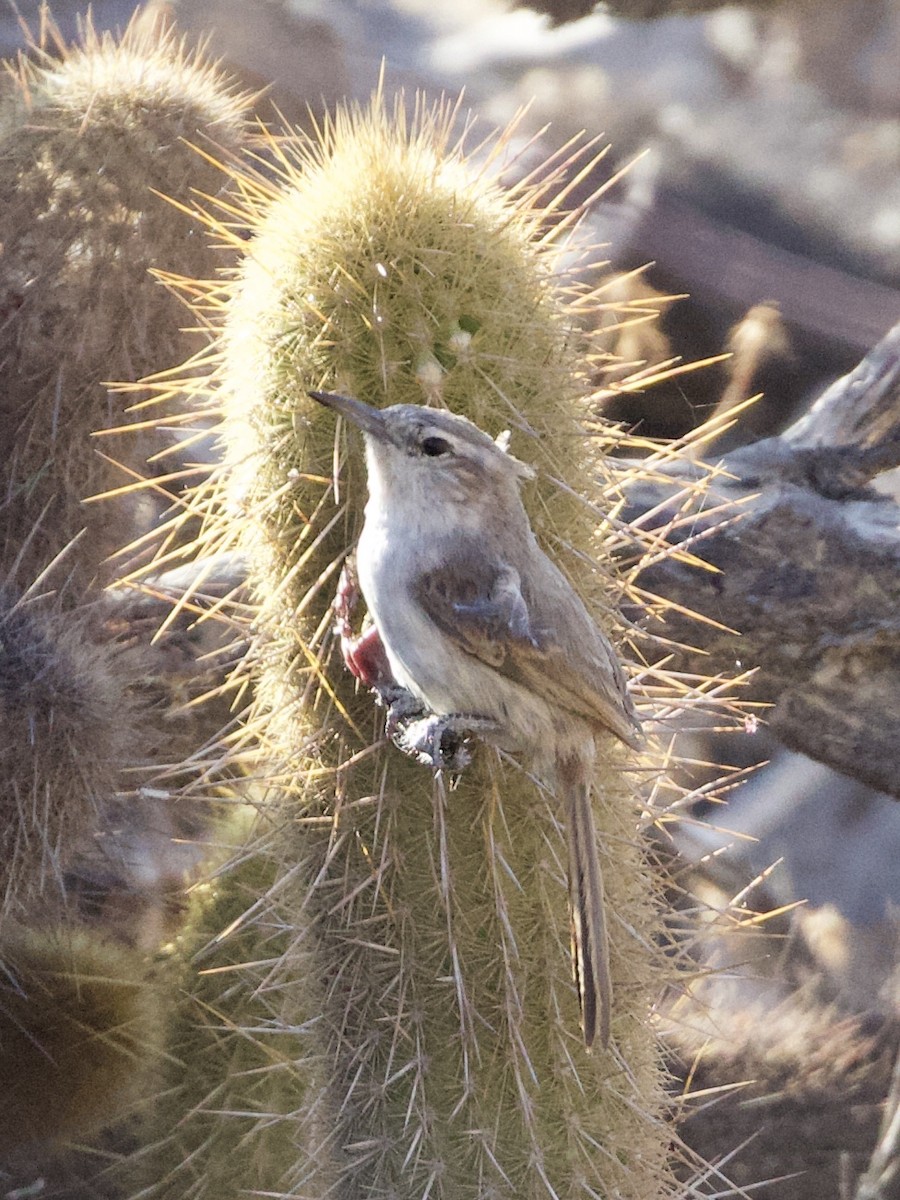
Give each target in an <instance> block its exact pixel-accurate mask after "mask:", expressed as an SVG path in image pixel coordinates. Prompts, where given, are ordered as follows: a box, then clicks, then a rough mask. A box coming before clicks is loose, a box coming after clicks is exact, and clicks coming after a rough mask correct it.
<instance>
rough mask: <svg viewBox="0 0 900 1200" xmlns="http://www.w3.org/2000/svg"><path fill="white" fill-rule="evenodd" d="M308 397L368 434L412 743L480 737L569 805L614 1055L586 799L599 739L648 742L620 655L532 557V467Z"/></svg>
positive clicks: (383, 580)
mask: <svg viewBox="0 0 900 1200" xmlns="http://www.w3.org/2000/svg"><path fill="white" fill-rule="evenodd" d="M310 395H312V396H313V397H314V398H315V399H316V400H318V401H320V402H321V403H322V404H325V405H327V406H328V407H329V408H332V409H333V410H334V411H335V412H336V413H339V414H340V415H341V416H342V417H345V418H346V419H347V420H348V421H351V422H352V423H353V424H354V425H356V426H358V427H359V428H360V429H361V430H362V432H363V434H364V436H365V442H366V461H367V466H368V478H369V501H368V504H367V505H366V515H365V525H364V527H363V531H362V534H361V536H360V540H359V546H358V548H357V568H356V569H357V573H358V578H359V585H360V588H361V590H362V594H363V596H364V598H365V601H366V604H367V606H368V610H369V614H370V616H371V618H372V620H373V622H374V625H375V628H376V629H377V631H378V633H379V635H380V638H381V641H382V643H383V646H384V650H385V652H386V655H387V659H388V662H389V664H390V669H391V672H392V674H393V677H394V679H395V681H396V682H397V683H398V684H399V685H401V686H402V687H403V688H405V689H406V690H407V691H408V692H409V693H411V694H412V696H413V697H415V699H416V701H417V702H418V703H419V704H420V705H421V707H422V708H423V709H425V710H427V712H428V713H429V714H431V715H430V716H428V717H426V718H424V719H423V720H421V721H418V722H416V723H415V726H414V728H413V729H412V730H411V731H409V732H408V734H407V738H408V742H409V743H410V744H411V745H413V747H414V748H416V747H418V748H421V747H422V746H425V747H427V748H428V752H429V754H430V757H431V758H432V760H433V761H434V763H435V765H439V764H440V761H441V756H440V751H441V739H442V738H443V737H444V736H445V735H446V734H447V733H448V732H449V733H450V734H455V733H460V732H463V733H466V732H475V733H477V734H478V735H479V736H481V737H483V738H485V739H486V740H488V741H490V742H492V743H493V744H494V745H496V746H499V747H501V748H502V749H504V750H510V751H513V752H515V753H518V754H520V755H522V756H523V757H524V758H525V760H526V761H527V762H528V764H529V765H530V766H531V768H532V769H533V770H534V772H535V774H536V775H537V776H538V777H539V778H541V779H543V780H544V781H545V782H546V783H547V785H548V786H549V787H550V788H551V789H552V790H553V791H554V792H555V793H556V794H557V795H558V796H559V797H560V799H561V800H562V801H563V802H564V803H565V806H566V828H567V836H568V845H569V902H570V909H571V917H572V946H573V964H574V970H575V977H576V982H577V986H578V993H579V998H580V1001H581V1015H582V1025H583V1029H584V1039H585V1044H586V1045H587V1047H588V1048H589V1049H590V1047H591V1046H592V1045H593V1043H594V1041H595V1040H599V1041H600V1043H601V1044H602V1045H606V1044H607V1043H608V1041H609V1032H610V1012H611V991H612V989H611V983H610V975H609V952H608V940H607V931H606V918H605V915H604V907H603V882H602V877H601V874H600V864H599V861H598V858H597V835H596V830H595V828H594V817H593V809H592V806H591V799H590V787H591V780H592V777H593V767H594V761H595V758H596V753H597V744H596V738H597V735H598V734H606V733H613V734H614V735H615V736H616V737H618V738H620V739H621V740H622V741H623V742H625V743H627V745H629V746H632V747H634V748H638V747H639V746H640V744H641V732H640V725H639V723H638V720H637V717H636V715H635V712H634V707H633V705H632V703H631V699H630V697H629V696H628V692H627V690H626V686H625V678H624V675H623V673H622V669H621V667H620V665H619V662H618V660H617V658H616V655H615V652H614V651H613V648H612V646H611V645H610V643H609V641H608V640H607V638H606V637H605V635H604V634H603V633H602V632H601V630H600V629H598V628H597V626H596V624H595V623H594V621H593V620H592V618H591V616H590V614H589V613H588V611H587V609H586V608H585V606H584V604H583V603H582V601H581V600H580V599H579V597H578V595H577V594H576V593H575V591H574V590H573V589H572V587H571V585H570V584H569V583H568V581H567V580H566V578H565V576H564V575H563V574H562V572H561V571H560V570H559V569H558V568H557V567H556V566H555V565H554V563H553V562H551V560H550V559H549V558H548V557H547V555H546V554H545V553H544V552H543V550H541V548H540V546H539V545H538V543H537V539H536V538H535V536H534V533H533V531H532V529H531V526H530V524H529V521H528V516H527V514H526V512H525V508H524V505H523V504H522V499H521V496H520V485H521V483H522V481H523V480H524V479H526V478H528V477H529V476H530V475H531V474H532V472H531V469H530V468H529V467H527V466H525V464H524V463H521V462H519V461H518V460H517V459H515V458H513V457H512V456H511V455H510V454H508V453H507V452H506V450H505V449H504V447H503V446H501V445H498V444H497V443H496V442H494V441H492V440H491V438H490V437H489V436H488V435H487V434H486V433H484V432H482V430H480V429H479V428H478V427H477V426H476V425H473V424H472V422H471V421H468V420H466V419H465V418H464V417H460V416H456V415H454V414H452V413H448V412H442V411H438V410H435V409H429V408H421V407H418V406H416V405H408V404H405V405H395V406H393V407H391V408H385V409H376V408H372V407H371V406H369V405H368V404H364V403H362V402H361V401H359V400H354V399H351V398H350V397H348V396H339V395H335V394H332V393H327V392H311V393H310Z"/></svg>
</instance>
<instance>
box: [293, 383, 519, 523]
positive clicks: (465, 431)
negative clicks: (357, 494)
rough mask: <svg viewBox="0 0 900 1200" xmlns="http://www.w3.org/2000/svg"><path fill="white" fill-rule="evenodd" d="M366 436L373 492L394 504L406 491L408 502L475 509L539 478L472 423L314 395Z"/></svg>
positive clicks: (417, 409)
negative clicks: (393, 499) (393, 497)
mask: <svg viewBox="0 0 900 1200" xmlns="http://www.w3.org/2000/svg"><path fill="white" fill-rule="evenodd" d="M310 395H311V396H312V397H313V399H315V400H318V401H319V403H321V404H324V405H326V406H327V407H328V408H331V409H333V410H334V411H335V412H336V413H338V414H340V416H342V417H344V418H345V419H346V420H348V421H350V422H351V423H352V424H354V425H356V426H357V427H358V428H359V429H361V430H362V432H363V435H364V436H365V440H366V460H367V464H368V470H369V488H370V491H371V492H372V493H373V495H374V494H376V493H381V494H382V495H383V496H384V497H385V498H389V497H390V496H391V495H392V494H394V493H395V491H396V490H397V489H402V492H403V494H404V495H405V496H406V497H407V498H408V499H412V498H419V499H421V500H422V501H423V502H430V503H433V504H435V503H436V504H448V503H452V504H461V505H474V506H476V507H478V508H481V507H482V506H483V505H484V504H485V503H490V502H492V501H498V500H500V501H502V499H503V498H504V497H505V496H507V495H509V494H510V493H514V494H516V495H517V494H518V485H519V484H520V483H521V482H522V480H524V479H529V478H531V477H532V476H533V475H534V471H533V470H532V468H531V467H529V466H527V465H526V464H525V463H523V462H520V461H519V460H518V459H517V458H513V456H512V455H511V454H509V453H508V452H507V450H506V444H505V437H504V436H503V435H501V436H500V438H498V439H497V440H496V441H494V440H493V439H492V438H491V437H489V436H488V434H486V433H484V432H483V431H482V430H481V429H479V428H478V426H477V425H474V424H473V423H472V422H471V421H469V420H467V418H466V417H461V416H458V415H457V414H456V413H451V412H446V411H444V410H442V409H436V408H424V407H422V406H421V405H418V404H395V405H392V406H391V407H390V408H373V407H372V406H371V405H369V404H364V403H363V402H362V401H361V400H354V399H352V398H351V397H349V396H341V395H337V394H336V393H333V392H310Z"/></svg>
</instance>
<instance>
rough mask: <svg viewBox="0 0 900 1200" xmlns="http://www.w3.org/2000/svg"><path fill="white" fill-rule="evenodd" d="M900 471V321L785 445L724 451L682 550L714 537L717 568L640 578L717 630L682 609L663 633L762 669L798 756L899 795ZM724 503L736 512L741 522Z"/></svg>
mask: <svg viewBox="0 0 900 1200" xmlns="http://www.w3.org/2000/svg"><path fill="white" fill-rule="evenodd" d="M898 464H900V324H898V325H897V326H895V327H894V329H893V330H892V331H891V332H890V333H888V334H887V335H886V337H884V338H883V339H882V340H881V341H880V342H879V343H878V345H877V346H876V347H875V348H874V349H873V350H872V351H871V353H870V354H868V355H867V356H866V357H865V358H864V359H863V360H862V362H861V363H860V364H859V365H858V366H857V367H856V368H855V369H854V370H853V371H852V372H850V374H848V375H846V376H844V377H843V378H842V379H840V380H838V381H837V382H836V383H835V384H834V385H833V386H832V387H831V388H829V389H828V390H827V391H826V392H825V393H824V394H823V395H822V397H821V398H820V399H819V400H818V401H817V402H816V403H815V404H814V405H813V407H812V408H811V409H810V410H809V411H808V412H807V413H806V415H805V416H804V417H802V418H801V419H800V420H799V421H797V422H796V423H795V424H793V425H792V426H790V428H789V429H787V430H786V431H785V432H784V433H783V434H782V435H780V436H778V437H772V438H766V439H765V440H763V441H760V442H756V443H754V444H752V445H749V446H744V447H742V448H741V449H739V450H736V451H734V452H733V453H731V454H728V455H726V456H725V457H724V458H723V459H722V460H721V463H720V464H719V465H718V470H717V472H716V474H715V477H714V478H710V480H709V485H708V487H706V488H702V487H698V489H697V499H696V501H695V503H694V510H693V514H692V515H693V519H692V520H684V513H683V505H682V510H681V513H680V519H679V523H678V528H677V530H675V532H673V534H672V535H671V537H672V540H673V541H675V542H679V541H685V540H687V539H688V538H690V539H695V538H696V537H697V535H698V534H703V535H704V536H703V539H702V541H700V542H699V544H698V543H697V542H692V553H694V554H697V553H699V554H700V555H701V556H702V558H703V559H704V560H705V561H706V562H707V563H709V564H711V565H712V566H713V567H714V568H715V571H708V570H702V569H698V568H697V567H696V566H692V565H691V564H690V563H688V562H686V561H684V559H683V557H681V556H678V555H669V556H667V557H666V558H664V559H663V560H662V561H660V562H657V563H655V564H654V565H652V566H650V567H648V568H647V569H646V570H645V571H644V572H643V573H642V574H641V576H640V580H639V582H640V586H642V587H643V588H645V589H647V590H648V591H652V592H654V593H656V594H657V595H660V596H663V597H665V598H666V600H668V601H673V602H675V604H677V605H680V606H683V607H684V608H686V609H691V610H693V611H694V612H697V613H699V614H701V616H703V617H706V618H709V619H710V620H712V621H714V622H716V623H717V624H716V625H711V624H708V623H701V622H698V621H696V620H692V619H690V618H689V617H686V616H684V615H683V614H682V613H680V612H679V611H678V609H677V608H675V607H672V608H671V609H670V610H669V611H668V612H667V613H666V617H665V622H664V623H663V622H662V621H659V622H656V623H655V624H654V625H653V627H652V629H651V632H656V633H660V634H663V635H664V636H665V637H667V638H672V639H674V640H676V641H678V642H684V643H687V644H688V645H691V646H694V647H699V648H700V651H702V654H703V667H704V668H705V669H706V670H707V671H709V670H713V671H726V670H729V669H730V670H734V669H735V664H736V663H738V662H739V663H741V664H742V666H743V667H744V668H747V667H751V666H756V667H758V668H759V671H758V674H757V677H756V682H755V685H754V686H755V693H756V696H757V698H758V699H761V700H765V701H769V702H771V703H772V704H773V705H774V707H773V708H772V709H771V711H770V712H769V714H768V720H769V722H770V724H771V727H772V729H773V730H774V732H775V733H776V734H777V735H778V737H779V738H781V740H782V741H783V742H784V743H785V744H786V745H787V746H789V747H791V748H792V749H795V750H799V751H802V752H803V753H805V754H808V755H809V756H810V757H812V758H814V759H816V760H818V761H820V762H824V763H827V764H828V765H830V766H832V767H834V768H835V769H837V770H839V771H843V772H844V773H845V774H847V775H850V776H852V777H854V778H856V779H860V780H862V781H863V782H865V783H867V784H869V785H870V786H873V787H876V788H879V789H881V790H883V791H885V792H889V793H891V794H892V795H894V796H900V773H898V771H897V745H898V744H900V523H898V516H900V511H898V504H897V501H896V498H895V496H893V495H890V494H888V493H886V492H885V491H883V490H878V489H876V488H874V487H872V486H871V480H873V479H874V478H875V476H876V475H878V474H879V473H881V472H883V471H885V470H888V469H890V468H893V467H896V466H897V465H898ZM707 471H708V468H704V467H702V466H700V465H697V464H694V463H691V462H688V461H685V460H680V461H673V462H672V463H671V465H669V466H667V467H665V468H664V470H663V472H662V473H658V474H657V476H656V478H655V479H644V480H640V479H639V480H638V481H637V482H635V483H633V484H632V485H630V486H629V487H628V493H627V494H628V510H627V514H626V515H627V516H628V517H630V518H636V517H638V516H639V515H640V514H641V513H644V512H647V511H649V510H650V509H651V508H655V507H656V506H658V505H661V504H662V505H665V504H666V501H667V499H669V500H671V502H672V506H673V513H672V515H673V516H674V515H675V514H674V504H675V501H674V497H675V496H676V494H678V493H679V492H681V493H682V494H683V489H684V487H685V485H686V484H687V483H690V482H691V481H698V482H699V481H700V480H701V478H702V477H703V475H704V473H705V472H707ZM723 504H726V505H727V504H733V505H738V507H737V508H735V509H733V510H732V513H731V516H730V519H729V520H727V521H726V520H723V516H722V507H721V506H722V505H723ZM712 510H718V511H716V512H715V513H713V512H712ZM737 512H740V513H741V514H742V515H741V516H740V518H739V519H737V520H735V519H734V515H735V513H737ZM721 626H727V627H728V628H727V629H723V628H721ZM684 653H685V656H686V657H687V658H688V659H696V656H697V655H696V652H693V653H692V652H688V651H685V652H684ZM693 665H694V666H695V667H696V661H694V662H693Z"/></svg>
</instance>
